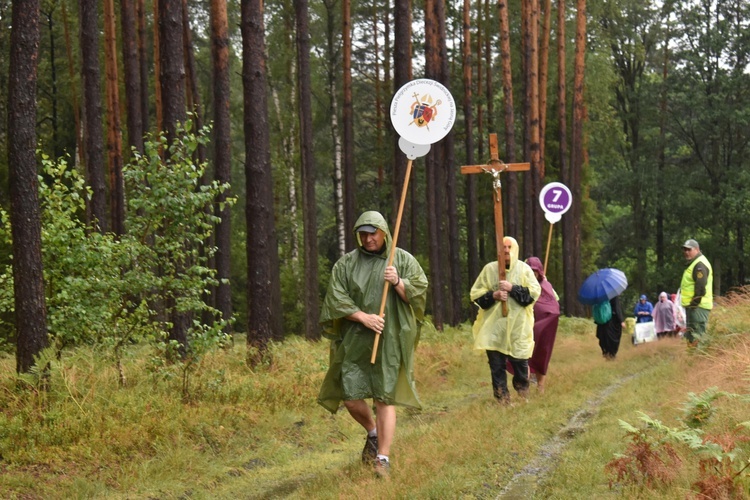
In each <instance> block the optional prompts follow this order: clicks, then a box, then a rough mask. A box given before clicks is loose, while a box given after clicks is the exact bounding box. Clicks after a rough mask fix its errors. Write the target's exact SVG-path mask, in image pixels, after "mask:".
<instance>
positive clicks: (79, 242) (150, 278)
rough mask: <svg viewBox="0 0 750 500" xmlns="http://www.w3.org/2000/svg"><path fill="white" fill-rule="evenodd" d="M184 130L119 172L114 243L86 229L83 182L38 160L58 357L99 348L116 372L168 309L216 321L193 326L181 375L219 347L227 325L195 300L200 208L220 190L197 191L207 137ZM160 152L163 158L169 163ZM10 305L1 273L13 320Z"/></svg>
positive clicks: (203, 229) (201, 264)
mask: <svg viewBox="0 0 750 500" xmlns="http://www.w3.org/2000/svg"><path fill="white" fill-rule="evenodd" d="M191 127H192V124H191V123H190V122H188V123H186V125H185V127H184V128H181V129H180V130H178V134H177V135H178V138H177V139H176V140H174V141H173V143H172V144H170V145H168V144H167V142H166V139H165V138H164V137H163V136H162V137H159V138H158V139H152V140H149V141H147V142H146V145H145V150H144V153H143V154H138V153H135V154H134V159H133V161H132V162H131V164H129V165H126V166H125V167H124V168H123V177H124V181H125V187H126V198H127V213H126V220H125V225H126V233H125V234H123V235H120V236H118V235H115V234H112V233H105V234H101V233H99V232H97V231H95V230H93V228H92V226H91V225H89V224H87V223H86V221H85V213H86V199H87V198H88V197H90V195H91V190H90V189H89V188H87V187H86V185H85V180H84V179H83V176H82V175H81V173H80V172H78V171H77V170H76V169H74V168H71V167H70V166H69V164H68V161H67V160H66V159H65V158H61V159H59V160H57V161H53V160H52V159H50V158H48V157H46V156H43V157H42V167H43V175H44V179H45V182H41V181H40V187H39V199H40V205H41V213H42V258H43V266H44V278H45V293H46V304H47V318H48V330H49V334H50V336H51V338H52V340H53V345H55V347H56V349H57V350H58V353H59V352H60V351H61V350H62V349H63V348H64V347H66V346H75V345H81V344H96V345H103V346H105V347H108V348H109V349H107V351H108V352H110V353H111V354H112V355H113V356H114V358H115V360H116V363H117V365H118V367H120V360H121V357H122V350H123V349H124V348H125V347H126V346H127V345H128V344H130V343H133V342H140V341H143V340H151V341H156V340H158V341H161V340H163V339H164V338H165V337H166V331H167V329H168V328H169V327H170V324H169V323H168V321H167V320H166V319H165V318H169V317H170V313H171V309H175V310H177V311H179V312H181V313H186V314H188V315H192V316H193V317H196V318H199V317H201V316H200V313H201V312H203V311H204V310H209V311H210V312H211V313H212V315H213V317H214V318H217V320H216V321H215V322H214V323H213V324H211V325H203V324H201V323H198V322H194V323H193V325H192V327H191V328H190V329H189V331H188V344H190V342H191V340H194V341H195V342H194V345H193V346H192V347H187V349H189V353H188V354H189V356H187V358H186V359H185V363H184V365H183V368H186V367H194V366H195V363H196V360H197V359H199V358H200V355H201V354H202V353H203V352H205V350H206V349H209V348H212V347H213V346H215V345H217V344H220V343H222V342H223V341H224V340H225V339H224V334H223V333H222V330H223V327H224V326H225V324H226V322H227V321H231V318H226V319H225V318H221V315H220V313H219V312H218V311H217V310H214V309H212V308H210V307H209V306H207V305H206V304H205V302H204V300H203V296H204V293H205V292H206V290H208V289H209V288H210V287H211V286H212V285H215V284H216V279H215V271H213V270H212V269H210V268H209V267H208V266H207V261H208V259H209V258H210V257H211V256H212V255H213V254H214V253H215V251H216V249H215V248H214V247H210V246H208V245H206V243H205V242H206V241H209V237H210V235H211V233H212V231H213V228H214V225H215V223H216V222H217V221H218V218H217V217H215V216H214V215H213V210H207V207H209V208H210V207H211V206H212V204H213V201H214V200H215V199H216V196H217V195H218V194H219V193H221V192H223V191H225V190H226V189H227V188H228V185H221V184H219V183H217V182H212V183H204V182H203V181H202V179H203V175H204V171H205V165H202V164H196V162H195V161H194V160H193V154H194V153H195V150H196V148H197V146H198V144H199V143H201V142H205V141H206V137H207V132H208V131H207V130H202V131H200V132H198V133H194V132H192V130H191ZM161 151H168V155H165V156H166V157H167V158H168V159H167V160H164V159H163V158H162V155H161V154H160V152H161ZM40 180H41V178H40ZM228 203H233V200H231V199H230V200H229V201H228ZM0 216H1V217H2V221H3V224H2V228H0V238H2V239H4V240H6V241H9V240H10V237H11V233H10V222H9V217H8V216H7V214H6V213H4V212H2V211H1V210H0ZM13 300H14V299H13V277H12V267H11V266H10V265H9V266H6V268H5V269H4V272H2V273H1V274H0V309H2V310H5V311H12V310H13V307H14V304H13ZM157 309H159V310H158V311H157ZM157 312H158V314H157ZM161 352H162V353H163V354H164V353H168V352H169V349H162V350H161ZM184 378H185V374H183V379H184ZM124 381H125V380H124V374H123V373H122V371H120V382H121V383H124ZM183 387H185V388H186V387H187V384H186V382H185V381H184V382H183Z"/></svg>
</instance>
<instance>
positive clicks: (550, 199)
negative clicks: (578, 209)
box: [539, 182, 573, 224]
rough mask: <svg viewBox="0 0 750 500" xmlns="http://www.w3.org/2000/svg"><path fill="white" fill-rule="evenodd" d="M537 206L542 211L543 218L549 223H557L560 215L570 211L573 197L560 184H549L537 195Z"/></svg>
mask: <svg viewBox="0 0 750 500" xmlns="http://www.w3.org/2000/svg"><path fill="white" fill-rule="evenodd" d="M539 204H540V205H541V206H542V210H544V217H545V218H546V219H547V220H548V221H549V222H550V223H551V224H554V223H555V222H558V221H559V220H560V219H561V218H562V215H563V214H564V213H565V212H567V211H568V210H570V206H571V205H572V204H573V195H572V194H571V193H570V189H568V186H566V185H565V184H562V183H561V182H550V183H549V184H547V185H546V186H544V187H543V188H542V191H541V192H540V193H539Z"/></svg>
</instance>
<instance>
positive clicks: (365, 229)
mask: <svg viewBox="0 0 750 500" xmlns="http://www.w3.org/2000/svg"><path fill="white" fill-rule="evenodd" d="M377 230H378V228H376V227H375V226H371V225H370V224H365V225H362V226H359V227H358V228H357V232H358V233H374V232H375V231H377Z"/></svg>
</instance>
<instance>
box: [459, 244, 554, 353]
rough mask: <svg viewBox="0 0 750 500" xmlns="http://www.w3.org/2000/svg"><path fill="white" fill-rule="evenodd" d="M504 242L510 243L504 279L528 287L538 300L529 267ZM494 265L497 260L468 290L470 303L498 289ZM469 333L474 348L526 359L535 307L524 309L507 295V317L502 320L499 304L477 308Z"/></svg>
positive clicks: (530, 349)
mask: <svg viewBox="0 0 750 500" xmlns="http://www.w3.org/2000/svg"><path fill="white" fill-rule="evenodd" d="M505 241H506V242H508V241H510V244H511V247H510V268H509V269H508V270H507V272H506V274H505V279H506V280H507V281H509V282H511V283H512V284H513V285H520V286H522V287H526V288H528V290H529V295H531V297H532V298H533V299H534V300H536V299H538V298H539V295H540V294H541V293H542V288H541V286H540V285H539V282H538V281H537V279H536V277H535V276H534V271H532V270H531V267H529V265H528V264H526V263H525V262H523V261H519V260H518V242H516V240H515V239H513V238H511V237H508V236H506V237H505ZM506 244H507V243H506ZM497 266H498V263H497V261H494V262H490V263H489V264H487V265H486V266H484V269H482V272H481V273H479V277H478V278H477V280H476V281H475V282H474V286H473V287H472V288H471V300H472V301H474V300H477V299H478V298H480V297H482V296H483V295H485V294H486V293H487V292H489V291H494V290H497V289H498V288H499V287H500V278H499V277H498V272H497ZM472 333H473V334H474V348H475V349H481V350H485V351H499V352H501V353H503V354H507V355H509V356H511V357H513V358H516V359H529V358H530V357H531V354H532V353H533V352H534V307H533V305H528V306H526V307H524V306H522V305H521V304H519V303H518V302H516V301H515V300H514V299H513V298H512V297H510V295H509V297H508V316H507V317H503V310H502V303H501V302H496V303H495V304H494V305H493V306H491V307H490V308H489V309H479V312H478V314H477V319H476V321H474V327H473V328H472Z"/></svg>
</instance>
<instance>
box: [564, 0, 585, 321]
mask: <svg viewBox="0 0 750 500" xmlns="http://www.w3.org/2000/svg"><path fill="white" fill-rule="evenodd" d="M575 38H576V47H575V67H574V69H573V121H572V126H571V143H572V147H571V158H570V173H571V178H570V184H569V185H568V186H569V187H570V191H571V194H572V196H573V202H572V205H571V209H570V211H571V212H572V213H571V217H570V219H571V221H572V222H573V224H572V227H571V232H570V234H569V235H568V236H569V237H570V238H572V246H571V252H572V255H573V259H572V264H573V269H572V270H571V271H572V273H569V274H568V275H567V278H568V279H567V280H566V284H567V283H568V282H570V283H571V284H572V286H573V289H572V290H571V291H572V294H571V298H572V299H575V296H576V291H577V290H578V288H580V285H581V282H582V280H583V277H582V276H581V229H582V228H581V217H582V215H583V214H582V203H581V201H582V200H581V195H582V194H583V190H582V189H581V180H582V171H583V165H584V163H585V161H586V155H585V149H584V143H583V128H584V122H585V120H586V109H585V102H584V98H583V97H584V95H583V91H584V88H583V83H584V70H585V56H586V0H577V4H576V37H575ZM571 307H572V310H571V311H570V313H571V314H573V315H575V316H579V315H581V314H582V313H583V307H582V306H581V305H580V304H579V303H578V301H575V300H574V302H573V303H572V304H571Z"/></svg>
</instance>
